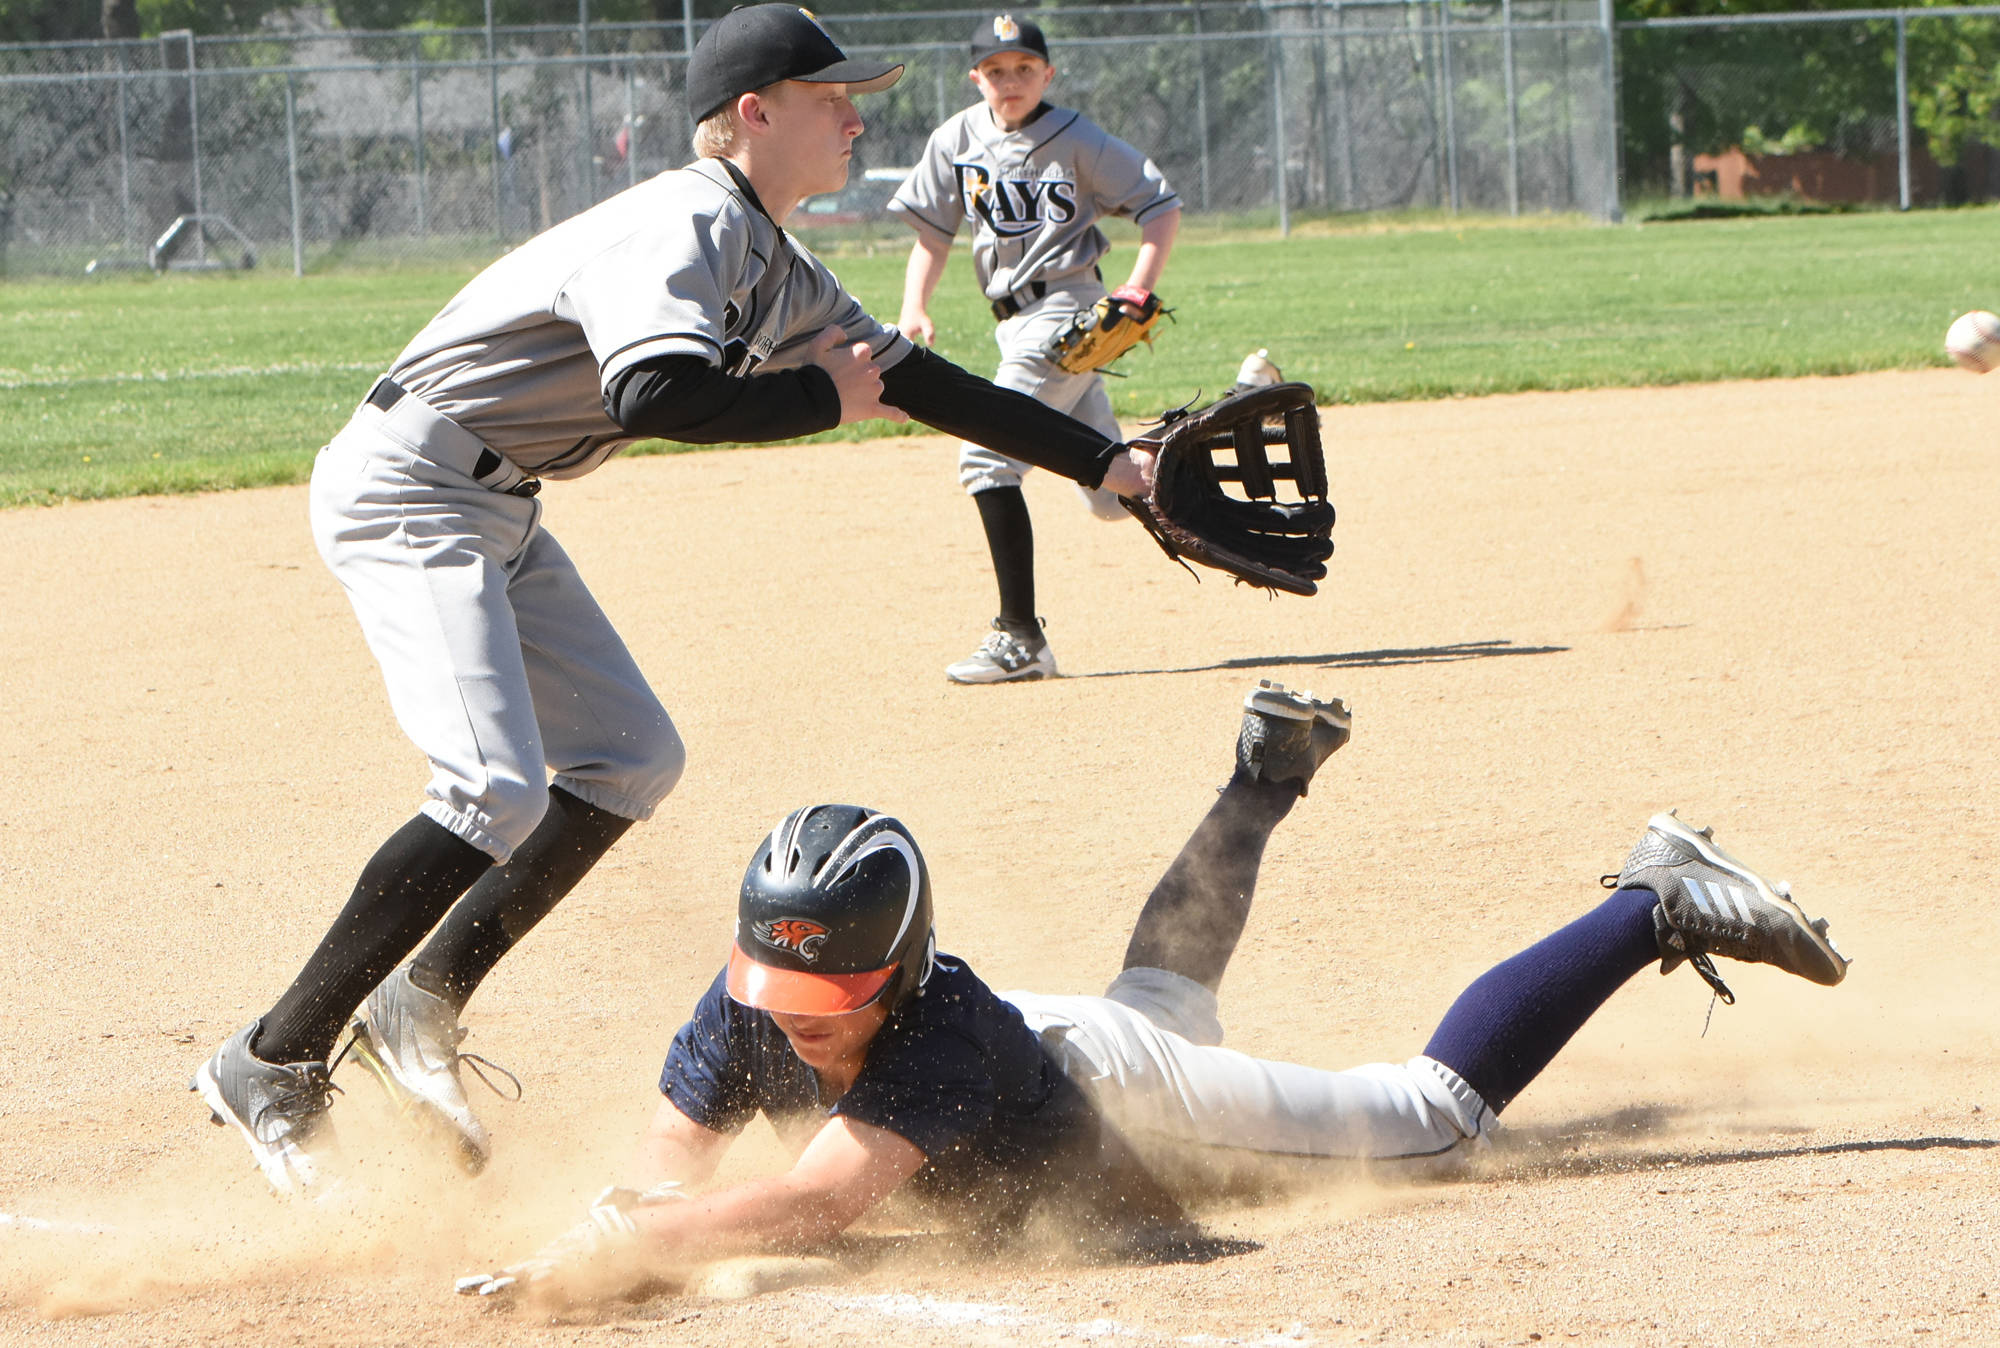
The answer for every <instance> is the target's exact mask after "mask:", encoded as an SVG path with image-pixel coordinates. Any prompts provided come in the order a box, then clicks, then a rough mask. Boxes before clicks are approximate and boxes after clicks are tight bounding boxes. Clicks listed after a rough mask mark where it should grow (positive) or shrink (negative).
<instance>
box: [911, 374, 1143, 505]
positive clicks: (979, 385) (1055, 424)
mask: <svg viewBox="0 0 2000 1348" xmlns="http://www.w3.org/2000/svg"><path fill="white" fill-rule="evenodd" d="M882 401H883V402H885V403H887V404H889V405H890V406H891V407H899V408H901V409H902V410H903V411H905V412H908V413H909V414H910V415H911V416H912V417H913V418H915V419H916V420H918V421H921V422H923V423H924V425H926V426H934V427H936V428H937V429H938V430H941V431H943V432H944V433H945V434H947V435H955V436H957V437H958V438H959V439H961V440H970V441H972V443H973V444H975V445H984V446H986V448H988V449H993V450H998V451H999V452H1000V453H1002V454H1005V455H1006V456H1007V457H1008V458H1010V459H1019V460H1020V461H1021V462H1023V463H1031V464H1034V465H1035V466H1036V467H1037V468H1046V469H1048V470H1049V471H1050V472H1052V473H1060V474H1062V475H1063V476H1064V477H1067V478H1072V479H1074V480H1075V481H1078V482H1081V483H1082V484H1083V485H1084V486H1086V487H1095V486H1098V485H1099V484H1100V483H1102V482H1103V481H1104V472H1105V469H1107V468H1109V467H1110V466H1111V460H1112V459H1114V458H1116V457H1117V456H1118V454H1119V453H1120V452H1121V451H1122V450H1123V449H1124V446H1123V445H1121V444H1119V443H1118V442H1117V441H1115V440H1107V439H1105V438H1104V437H1103V436H1102V435H1101V434H1099V433H1098V432H1096V431H1094V430H1092V429H1091V428H1090V427H1088V426H1086V425H1084V424H1083V423H1082V422H1080V421H1077V420H1075V419H1074V418H1071V417H1067V416H1064V415H1063V414H1062V413H1061V412H1058V411H1056V410H1055V409H1054V408H1052V407H1045V406H1043V405H1042V404H1041V403H1038V402H1036V401H1035V400H1034V399H1033V398H1030V397H1029V396H1028V395H1027V394H1025V393H1016V392H1014V390H1012V389H1004V388H1000V387H999V386H997V385H995V384H992V383H989V382H988V381H986V380H984V379H981V378H980V377H979V376H978V375H976V374H973V373H972V372H971V371H969V370H964V369H960V368H959V367H958V366H956V365H954V364H952V363H951V362H950V361H948V360H946V359H945V358H944V357H943V356H940V355H938V354H937V353H936V352H934V351H930V350H928V349H926V348H924V347H921V346H920V347H916V348H915V349H913V350H912V351H911V352H910V354H909V355H907V356H905V357H904V358H903V359H902V360H900V361H898V362H897V363H896V364H895V365H894V366H892V367H891V368H889V369H887V370H884V371H883V372H882Z"/></svg>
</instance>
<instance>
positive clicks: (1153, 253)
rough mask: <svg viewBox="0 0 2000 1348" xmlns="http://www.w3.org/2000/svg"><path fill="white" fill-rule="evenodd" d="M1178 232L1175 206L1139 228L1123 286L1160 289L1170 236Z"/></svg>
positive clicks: (1171, 242) (1148, 290)
mask: <svg viewBox="0 0 2000 1348" xmlns="http://www.w3.org/2000/svg"><path fill="white" fill-rule="evenodd" d="M1180 231H1181V212H1180V208H1179V207H1178V206H1177V207H1175V208H1174V209H1173V210H1171V211H1163V212H1161V213H1160V214H1159V215H1156V216H1154V217H1153V218H1152V219H1151V220H1148V221H1147V222H1146V223H1145V224H1143V225H1141V226H1140V227H1139V255H1138V256H1137V257H1135V258H1133V259H1132V276H1131V279H1129V280H1127V281H1126V282H1125V285H1126V287H1128V288H1130V289H1134V290H1143V291H1145V292H1146V293H1147V294H1148V295H1150V294H1152V293H1153V292H1154V291H1155V290H1158V289H1159V288H1160V276H1161V274H1162V273H1163V272H1165V271H1166V269H1167V258H1168V257H1169V256H1171V255H1172V253H1173V251H1174V238H1175V236H1177V235H1178V234H1179V233H1180Z"/></svg>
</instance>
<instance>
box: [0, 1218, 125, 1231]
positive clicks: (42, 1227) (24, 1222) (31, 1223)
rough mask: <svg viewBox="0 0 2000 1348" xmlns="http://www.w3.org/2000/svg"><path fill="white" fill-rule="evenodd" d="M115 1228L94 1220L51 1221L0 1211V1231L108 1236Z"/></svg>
mask: <svg viewBox="0 0 2000 1348" xmlns="http://www.w3.org/2000/svg"><path fill="white" fill-rule="evenodd" d="M116 1229H117V1228H115V1227H110V1226H101V1225H99V1224H98V1223H96V1222H62V1221H51V1220H49V1219H48V1218H46V1217H20V1216H16V1215H15V1214H14V1213H11V1212H0V1231H8V1230H13V1231H48V1232H51V1233H53V1234H55V1235H61V1236H108V1235H110V1234H111V1233H112V1231H114V1230H116Z"/></svg>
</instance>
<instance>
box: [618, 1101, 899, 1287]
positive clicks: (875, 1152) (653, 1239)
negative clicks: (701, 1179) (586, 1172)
mask: <svg viewBox="0 0 2000 1348" xmlns="http://www.w3.org/2000/svg"><path fill="white" fill-rule="evenodd" d="M923 1163H924V1154H923V1153H922V1152H921V1151H919V1150H917V1148H916V1147H915V1146H913V1145H912V1144H911V1143H909V1142H908V1141H906V1140H904V1139H903V1138H901V1137H899V1136H897V1135H896V1134H894V1133H891V1132H888V1131H887V1130H885V1129H881V1128H875V1127H871V1126H869V1125H868V1124H861V1123H854V1122H852V1121H851V1120H847V1119H835V1120H834V1121H833V1122H831V1123H829V1124H827V1125H826V1126H825V1127H824V1128H822V1129H820V1131H819V1132H818V1133H817V1134H816V1135H815V1136H814V1137H813V1140H812V1142H811V1143H810V1144H808V1145H807V1147H806V1150H805V1151H804V1152H803V1153H802V1154H801V1155H800V1156H799V1159H798V1161H797V1162H796V1163H795V1164H794V1165H793V1166H792V1168H791V1169H790V1170H789V1171H787V1172H786V1173H784V1174H782V1175H777V1176H773V1177H771V1178H769V1179H757V1180H750V1181H747V1182H745V1183H742V1184H732V1185H730V1186H728V1187H727V1188H723V1189H717V1190H715V1191H714V1192H712V1193H707V1194H702V1195H700V1196H698V1197H695V1198H691V1199H689V1200H688V1201H687V1202H684V1203H665V1204H659V1205H656V1206H647V1207H640V1208H635V1209H633V1210H632V1213H631V1215H632V1220H633V1222H634V1224H635V1225H637V1227H638V1228H639V1231H640V1232H641V1234H642V1235H643V1236H644V1237H645V1238H646V1240H647V1242H648V1244H649V1246H650V1247H651V1248H652V1250H653V1252H654V1257H656V1258H657V1259H659V1260H660V1261H661V1262H663V1263H680V1262H686V1261H690V1260H695V1259H701V1260H707V1259H712V1258H715V1257H716V1256H718V1255H724V1254H743V1253H748V1252H752V1251H757V1250H772V1249H802V1248H805V1247H808V1246H812V1245H817V1244H819V1243H820V1242H822V1241H825V1240H828V1239H831V1238H832V1237H834V1236H837V1235H839V1234H840V1233H841V1232H842V1231H845V1230H846V1229H847V1228H848V1227H849V1226H851V1225H853V1223H854V1222H855V1220H856V1219H857V1218H859V1217H860V1216H861V1214H863V1213H864V1212H866V1211H868V1209H870V1208H872V1207H874V1206H875V1205H876V1204H877V1203H879V1202H881V1201H882V1200H883V1199H884V1198H886V1197H888V1196H889V1195H890V1194H891V1193H893V1192H894V1191H895V1190H896V1188H897V1187H898V1186H899V1185H901V1184H902V1183H903V1181H904V1180H906V1179H908V1178H909V1177H910V1176H911V1175H914V1174H915V1173H916V1172H917V1170H918V1168H919V1167H921V1166H922V1165H923Z"/></svg>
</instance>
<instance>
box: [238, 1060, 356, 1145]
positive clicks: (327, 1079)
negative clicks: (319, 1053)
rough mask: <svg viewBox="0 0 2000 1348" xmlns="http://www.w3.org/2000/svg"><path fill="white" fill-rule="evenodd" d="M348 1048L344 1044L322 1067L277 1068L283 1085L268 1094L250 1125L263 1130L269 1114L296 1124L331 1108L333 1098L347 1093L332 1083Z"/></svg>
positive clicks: (316, 1064) (287, 1066)
mask: <svg viewBox="0 0 2000 1348" xmlns="http://www.w3.org/2000/svg"><path fill="white" fill-rule="evenodd" d="M351 1044H352V1041H351V1040H350V1041H349V1045H351ZM349 1045H343V1046H342V1047H341V1050H340V1052H338V1053H336V1054H334V1055H333V1060H332V1061H331V1062H328V1063H326V1064H324V1065H322V1064H320V1063H316V1062H314V1063H298V1064H292V1063H285V1064H282V1065H278V1070H279V1071H280V1072H281V1073H283V1075H284V1082H285V1084H284V1085H282V1086H280V1087H279V1088H278V1089H277V1090H275V1091H273V1092H271V1098H270V1099H268V1100H266V1101H265V1102H264V1103H263V1104H262V1105H261V1106H259V1107H258V1110H257V1113H256V1114H255V1115H254V1116H253V1117H252V1118H251V1120H250V1126H251V1127H252V1128H255V1129H262V1128H263V1126H264V1120H265V1119H266V1118H267V1117H270V1116H272V1115H275V1116H277V1117H278V1118H279V1119H282V1120H284V1121H285V1122H287V1123H291V1124H298V1123H302V1122H304V1121H305V1120H308V1119H312V1118H316V1117H318V1116H319V1115H321V1114H324V1113H325V1112H326V1111H327V1110H329V1109H331V1108H333V1097H334V1096H335V1095H336V1094H339V1095H345V1094H347V1092H346V1091H344V1090H342V1089H341V1088H340V1087H339V1086H337V1085H335V1084H334V1081H333V1069H334V1068H336V1067H338V1066H340V1063H341V1060H342V1059H343V1058H345V1057H346V1056H347V1049H348V1046H349Z"/></svg>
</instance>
